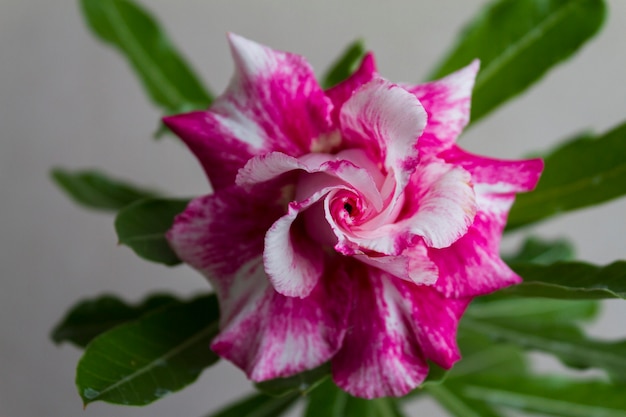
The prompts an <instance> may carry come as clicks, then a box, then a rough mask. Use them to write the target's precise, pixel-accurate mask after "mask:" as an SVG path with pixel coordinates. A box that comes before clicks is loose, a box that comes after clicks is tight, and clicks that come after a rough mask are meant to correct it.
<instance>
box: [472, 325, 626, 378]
mask: <svg viewBox="0 0 626 417" xmlns="http://www.w3.org/2000/svg"><path fill="white" fill-rule="evenodd" d="M461 326H462V328H463V329H464V330H465V331H472V332H476V333H480V334H483V335H486V336H488V337H490V338H492V339H493V340H495V341H504V342H507V343H515V344H517V345H519V346H521V347H524V348H526V349H532V350H538V351H542V352H545V353H549V354H552V355H555V356H557V357H558V358H559V359H561V360H562V361H563V362H564V363H565V364H566V365H568V366H572V367H576V368H601V369H604V370H605V371H607V372H609V373H610V374H611V375H612V376H614V377H616V378H618V379H620V380H626V341H621V342H605V341H598V340H592V339H588V338H587V337H585V335H584V334H583V333H582V332H581V331H580V330H579V329H578V327H576V326H574V325H571V324H566V323H546V322H542V321H523V322H522V321H518V320H493V319H492V320H477V319H474V318H471V317H467V316H466V317H464V318H463V320H462V321H461Z"/></svg>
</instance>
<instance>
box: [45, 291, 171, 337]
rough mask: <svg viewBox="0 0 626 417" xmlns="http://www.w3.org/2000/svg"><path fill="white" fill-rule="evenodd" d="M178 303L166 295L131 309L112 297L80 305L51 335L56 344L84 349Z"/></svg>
mask: <svg viewBox="0 0 626 417" xmlns="http://www.w3.org/2000/svg"><path fill="white" fill-rule="evenodd" d="M175 302H178V301H177V300H176V298H174V297H172V296H171V295H166V294H156V295H152V296H150V297H148V298H147V299H146V300H144V301H143V302H142V303H141V304H138V305H135V306H130V305H128V304H126V303H124V302H123V301H121V300H120V299H118V298H116V297H114V296H112V295H103V296H101V297H98V298H95V299H91V300H85V301H81V302H80V303H78V304H77V305H75V306H74V307H72V309H71V310H70V312H69V313H68V314H67V315H66V316H65V318H63V320H62V321H61V323H59V324H58V325H57V326H56V327H55V328H54V330H53V332H52V340H54V342H55V343H62V342H70V343H73V344H74V345H76V346H78V347H82V348H84V347H85V346H87V344H88V343H89V342H91V340H93V338H95V337H96V336H98V335H100V334H102V333H104V332H106V331H107V330H110V329H112V328H114V327H117V326H119V325H120V324H124V323H128V322H129V321H132V320H135V319H138V318H139V317H141V316H143V315H145V314H148V313H150V312H153V311H155V310H158V309H159V308H162V307H163V306H165V305H168V304H171V303H175Z"/></svg>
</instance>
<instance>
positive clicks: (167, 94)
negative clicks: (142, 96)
mask: <svg viewBox="0 0 626 417" xmlns="http://www.w3.org/2000/svg"><path fill="white" fill-rule="evenodd" d="M81 6H82V11H83V13H84V16H85V19H86V21H87V23H88V25H89V26H90V27H91V29H92V30H93V32H94V34H95V35H96V36H98V37H99V38H100V39H101V40H102V41H104V42H106V43H109V44H111V45H112V46H114V47H115V48H117V49H118V50H119V51H120V52H121V53H122V54H123V55H124V56H125V57H126V58H127V59H128V62H129V63H130V65H131V66H132V68H133V69H134V70H135V72H136V73H137V75H138V76H139V79H140V80H141V82H142V83H143V86H144V88H145V90H146V92H147V93H148V95H149V96H150V98H151V99H152V100H153V101H154V102H155V103H156V104H158V105H160V106H161V107H163V108H164V109H165V111H166V112H167V113H174V112H182V111H189V110H192V109H202V108H206V107H208V106H209V105H210V104H211V101H212V96H211V94H210V93H209V92H208V91H207V89H206V88H205V87H204V86H202V84H201V83H200V81H199V79H198V78H197V76H196V75H195V74H194V73H193V71H192V70H191V67H190V66H189V65H188V64H187V63H186V62H185V60H184V59H183V57H182V56H181V55H180V53H179V52H178V51H177V50H176V49H175V48H174V46H173V45H172V43H171V42H170V40H169V39H168V37H167V35H166V34H165V32H164V31H163V30H162V29H161V28H160V27H159V24H158V23H157V22H156V20H155V19H154V18H153V17H152V16H151V15H150V14H149V13H148V12H147V11H146V10H144V9H143V8H141V7H140V6H139V5H138V4H136V3H135V2H133V1H130V0H81Z"/></svg>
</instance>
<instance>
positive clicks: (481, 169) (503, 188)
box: [439, 145, 543, 194]
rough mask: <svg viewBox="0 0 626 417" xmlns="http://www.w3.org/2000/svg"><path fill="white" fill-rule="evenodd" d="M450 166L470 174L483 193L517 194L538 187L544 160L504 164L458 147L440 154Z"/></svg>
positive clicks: (501, 161)
mask: <svg viewBox="0 0 626 417" xmlns="http://www.w3.org/2000/svg"><path fill="white" fill-rule="evenodd" d="M439 157H440V158H442V159H443V160H445V161H446V162H448V163H449V164H452V165H456V166H460V167H462V168H463V169H465V170H466V171H468V172H469V173H470V174H472V182H473V183H474V185H475V186H476V188H479V189H480V192H481V193H484V194H494V193H495V194H502V193H519V192H524V191H530V190H532V189H533V188H535V186H536V185H537V182H538V181H539V177H540V176H541V171H542V170H543V161H542V160H541V159H539V158H535V159H526V160H513V161H507V160H502V159H494V158H489V157H485V156H479V155H474V154H471V153H469V152H467V151H464V150H463V149H461V148H459V147H458V146H456V145H455V146H453V147H452V148H450V149H448V150H446V151H445V152H443V153H441V154H440V155H439Z"/></svg>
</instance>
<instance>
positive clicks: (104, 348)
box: [76, 295, 219, 405]
mask: <svg viewBox="0 0 626 417" xmlns="http://www.w3.org/2000/svg"><path fill="white" fill-rule="evenodd" d="M218 319H219V312H218V306H217V299H216V298H215V296H214V295H210V296H204V297H200V298H197V299H195V300H192V301H190V302H187V303H181V302H178V303H172V304H169V305H167V306H165V307H163V308H162V309H160V310H158V311H157V312H155V313H153V314H150V315H147V316H144V317H141V318H140V319H138V320H137V321H134V322H131V323H128V324H123V325H121V326H118V327H116V328H114V329H112V330H110V331H108V332H106V333H103V334H101V335H100V336H98V337H96V338H95V339H94V340H92V342H91V343H90V344H89V345H88V346H87V349H86V350H85V353H84V355H83V357H82V358H81V360H80V362H79V363H78V369H77V373H76V385H77V388H78V391H79V394H80V396H81V397H82V399H83V401H84V403H85V405H86V404H88V403H91V402H94V401H106V402H109V403H115V404H126V405H145V404H148V403H151V402H153V401H155V400H158V399H159V398H162V397H164V396H165V395H168V394H170V393H172V392H174V391H178V390H180V389H182V388H183V387H185V386H187V385H189V384H190V383H192V382H193V381H195V380H196V379H197V378H198V376H199V375H200V373H201V372H202V370H203V369H204V368H206V367H207V366H210V365H212V364H213V363H215V362H216V361H217V360H218V357H217V356H216V355H215V354H214V353H213V352H212V351H211V350H210V349H209V344H210V343H211V340H212V339H213V337H214V336H215V334H216V333H217V322H218Z"/></svg>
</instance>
